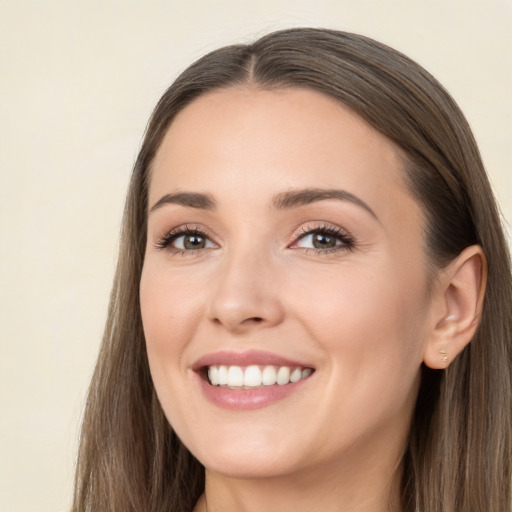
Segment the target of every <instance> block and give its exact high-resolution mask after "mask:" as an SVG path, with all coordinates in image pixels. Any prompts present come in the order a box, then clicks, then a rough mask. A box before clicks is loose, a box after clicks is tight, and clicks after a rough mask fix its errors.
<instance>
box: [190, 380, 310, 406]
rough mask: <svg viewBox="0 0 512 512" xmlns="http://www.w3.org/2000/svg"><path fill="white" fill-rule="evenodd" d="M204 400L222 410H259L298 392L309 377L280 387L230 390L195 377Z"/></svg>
mask: <svg viewBox="0 0 512 512" xmlns="http://www.w3.org/2000/svg"><path fill="white" fill-rule="evenodd" d="M197 376H198V379H199V381H200V385H201V389H202V392H203V393H204V395H205V396H206V398H207V399H208V400H209V401H210V402H212V403H213V404H215V405H217V406H219V407H222V408H223V409H231V410H234V411H241V410H251V409H261V408H263V407H267V406H269V405H271V404H273V403H275V402H278V401H279V400H283V399H284V398H287V397H288V396H290V395H291V394H293V393H295V392H296V391H298V390H299V389H300V388H301V387H302V386H303V385H304V383H305V382H306V381H308V380H309V379H310V378H311V376H310V377H308V378H306V379H301V380H299V381H297V382H291V383H289V384H284V385H282V386H280V385H279V384H274V385H273V386H262V387H259V388H254V389H231V388H228V387H224V386H212V385H211V384H210V383H209V382H208V381H207V380H205V379H204V378H203V377H202V376H201V375H199V374H198V375H197Z"/></svg>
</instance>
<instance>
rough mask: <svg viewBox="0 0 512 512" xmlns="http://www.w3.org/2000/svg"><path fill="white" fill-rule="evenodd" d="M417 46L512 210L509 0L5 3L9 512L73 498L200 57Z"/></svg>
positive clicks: (3, 223) (2, 380)
mask: <svg viewBox="0 0 512 512" xmlns="http://www.w3.org/2000/svg"><path fill="white" fill-rule="evenodd" d="M299 25H308V26H325V27H331V28H337V29H342V30H348V31H352V32H359V33H362V34H365V35H368V36H371V37H374V38H376V39H379V40H381V41H383V42H385V43H387V44H389V45H391V46H394V47H396V48H397V49H399V50H401V51H403V52H404V53H406V54H408V55H409V56H411V57H412V58H414V59H416V60H417V61H418V62H420V63H421V64H422V65H424V66H425V67H426V68H427V69H429V70H430V71H431V72H432V73H433V74H434V75H435V76H436V77H437V78H439V79H440V80H441V82H442V83H443V84H444V85H445V86H446V87H447V88H448V90H449V91H450V92H451V93H452V95H453V96H454V97H455V99H456V100H457V101H458V103H459V104H460V106H461V107H462V109H463V110H464V112H465V113H466V115H467V117H468V119H469V122H470V124H471V125H472V127H473V129H474V132H475V135H476V138H477V140H478V141H479V144H480V148H481V151H482V155H483V158H484V161H485V163H486V166H487V168H488V171H489V174H490V176H491V179H492V182H493V184H494V188H495V191H496V194H497V196H498V198H499V200H500V202H501V205H502V209H503V212H504V214H505V217H506V218H507V219H508V220H509V221H510V220H511V219H512V201H511V199H512V180H511V179H510V166H511V161H512V159H511V147H512V135H511V131H512V130H511V129H512V122H511V119H512V66H511V63H512V60H511V55H512V30H511V27H512V1H511V0H501V1H499V0H481V1H475V2H472V1H470V0H466V1H454V0H452V1H450V0H430V1H428V2H414V1H410V0H407V1H405V0H404V1H399V0H394V1H391V0H390V1H382V0H380V1H379V0H376V1H369V0H357V1H355V0H346V1H345V0H331V1H329V0H258V1H253V2H246V1H242V0H215V1H213V0H212V1H206V0H205V1H200V0H186V1H171V0H169V1H160V2H155V1H129V0H127V1H123V2H121V1H119V2H109V1H106V2H105V1H103V2H99V1H98V2H90V1H89V2H88V1H85V0H84V1H82V2H72V1H71V0H70V1H68V2H57V1H54V2H45V1H33V2H30V1H26V0H25V1H19V0H18V1H2V0H0V235H1V238H0V258H1V260H0V261H1V265H0V272H1V278H0V282H1V290H2V291H1V298H0V301H1V304H0V343H1V354H0V401H1V402H0V511H1V512H60V511H64V510H66V509H69V504H70V496H71V489H72V478H73V466H74V458H75V451H76V440H77V432H78V426H79V420H80V415H81V411H82V406H83V401H84V397H85V394H86V389H87V385H88V381H89V379H90V376H91V373H92V369H93V364H94V360H95V356H96V353H97V350H98V346H99V341H100V337H101V333H102V328H103V325H104V321H105V316H106V309H107V301H108V295H109V290H110V285H111V281H112V277H113V270H114V265H115V258H116V251H117V239H118V232H119V224H120V218H121V212H122V206H123V201H124V194H125V191H126V187H127V183H128V177H129V174H130V171H131V166H132V164H133V161H134V158H135V155H136V152H137V149H138V147H139V144H140V140H141V137H142V134H143V131H144V127H145V124H146V121H147V118H148V116H149V114H150V112H151V110H152V108H153V106H154V104H155V103H156V101H157V99H158V98H159V96H160V95H161V94H162V92H163V91H164V90H165V88H166V87H167V86H168V85H169V84H170V82H171V81H172V80H173V78H174V77H176V75H177V73H178V72H179V71H180V70H181V69H183V68H184V67H185V66H186V65H188V64H189V63H191V62H192V60H194V59H196V58H197V57H199V56H200V55H202V54H203V53H205V52H206V51H208V50H210V49H213V48H215V47H218V46H220V45H223V44H227V43H232V42H245V41H250V40H252V39H254V38H256V37H258V36H260V35H262V34H264V33H266V32H269V31H272V30H275V29H278V28H283V27H288V26H299Z"/></svg>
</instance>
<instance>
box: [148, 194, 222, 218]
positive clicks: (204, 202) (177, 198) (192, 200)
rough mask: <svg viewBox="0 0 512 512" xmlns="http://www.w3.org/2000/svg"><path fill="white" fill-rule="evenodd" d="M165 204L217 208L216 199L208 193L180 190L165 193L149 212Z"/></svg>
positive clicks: (207, 208) (205, 208)
mask: <svg viewBox="0 0 512 512" xmlns="http://www.w3.org/2000/svg"><path fill="white" fill-rule="evenodd" d="M165 204H179V205H181V206H188V207H189V208H197V209H200V210H215V207H216V203H215V199H213V197H211V196H210V195H208V194H200V193H198V192H179V193H177V194H165V196H162V197H161V198H160V199H159V200H158V201H157V202H156V203H155V204H154V205H153V206H152V207H151V208H150V210H149V213H151V212H154V211H155V210H158V208H161V207H162V206H164V205H165Z"/></svg>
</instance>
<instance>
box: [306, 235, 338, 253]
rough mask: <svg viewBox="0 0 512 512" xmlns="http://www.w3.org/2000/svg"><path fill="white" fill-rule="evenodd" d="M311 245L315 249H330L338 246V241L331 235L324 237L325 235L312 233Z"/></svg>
mask: <svg viewBox="0 0 512 512" xmlns="http://www.w3.org/2000/svg"><path fill="white" fill-rule="evenodd" d="M311 237H312V245H313V247H314V248H315V249H331V248H332V247H336V245H338V240H336V238H335V237H334V236H332V235H326V234H325V233H313V234H312V235H311Z"/></svg>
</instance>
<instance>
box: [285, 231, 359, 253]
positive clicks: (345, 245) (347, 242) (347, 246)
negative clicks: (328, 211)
mask: <svg viewBox="0 0 512 512" xmlns="http://www.w3.org/2000/svg"><path fill="white" fill-rule="evenodd" d="M311 234H320V235H327V236H328V237H333V238H336V239H337V240H339V241H340V242H341V243H340V244H338V245H335V246H334V247H331V248H328V249H316V248H308V247H303V248H302V250H304V251H307V252H311V251H313V252H314V253H317V254H331V253H333V252H338V251H346V250H353V249H354V248H355V240H354V238H353V237H352V236H351V235H350V234H349V233H347V232H346V231H345V230H343V229H341V228H340V227H337V226H331V225H327V224H324V225H320V226H318V225H316V226H305V227H304V228H302V229H301V231H300V232H299V233H298V234H297V235H296V239H297V240H296V241H295V242H294V243H293V245H297V243H298V242H300V240H303V239H304V238H306V237H307V236H309V235H311Z"/></svg>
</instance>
